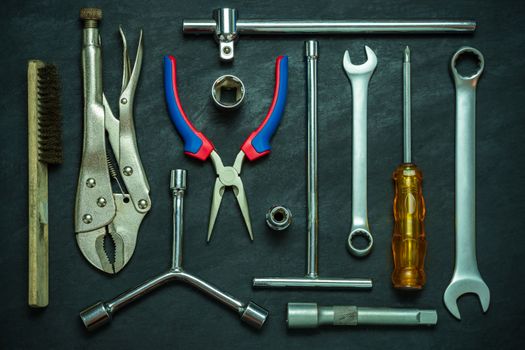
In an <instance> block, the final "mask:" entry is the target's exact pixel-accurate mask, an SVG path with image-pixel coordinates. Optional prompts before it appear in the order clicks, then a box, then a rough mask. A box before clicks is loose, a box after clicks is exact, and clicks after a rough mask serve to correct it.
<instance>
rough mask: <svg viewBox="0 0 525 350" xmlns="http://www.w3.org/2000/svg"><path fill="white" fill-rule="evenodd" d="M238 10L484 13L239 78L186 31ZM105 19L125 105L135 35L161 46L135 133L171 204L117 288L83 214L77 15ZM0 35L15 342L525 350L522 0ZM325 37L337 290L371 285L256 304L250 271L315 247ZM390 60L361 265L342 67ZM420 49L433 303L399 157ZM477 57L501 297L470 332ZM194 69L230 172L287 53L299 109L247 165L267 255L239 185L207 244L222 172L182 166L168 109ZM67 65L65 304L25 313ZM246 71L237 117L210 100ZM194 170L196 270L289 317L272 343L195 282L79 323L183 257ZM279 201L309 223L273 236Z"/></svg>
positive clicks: (118, 7)
mask: <svg viewBox="0 0 525 350" xmlns="http://www.w3.org/2000/svg"><path fill="white" fill-rule="evenodd" d="M221 5H222V6H224V5H226V6H228V5H229V6H232V7H237V8H238V9H239V12H240V16H241V17H242V18H256V17H259V18H267V19H269V18H316V19H341V18H366V19H373V18H379V19H381V18H429V17H430V18H457V19H462V18H472V19H476V20H477V21H478V30H477V31H476V33H475V34H474V35H455V36H446V35H428V36H409V35H392V36H387V35H382V36H364V35H355V36H346V37H345V36H339V37H336V36H325V37H323V36H318V37H310V36H298V37H291V36H287V37H278V36H266V37H242V38H241V40H240V42H239V44H238V45H237V52H236V60H235V63H234V64H221V63H220V62H219V59H218V49H217V46H216V44H215V43H214V41H213V39H212V38H211V37H209V36H203V37H200V38H197V37H194V36H183V35H182V30H181V23H182V19H183V18H208V17H210V16H211V11H212V9H213V8H215V7H218V6H221ZM83 6H99V7H101V8H102V9H103V11H104V19H103V22H102V26H101V33H102V41H103V59H104V73H103V74H104V90H105V92H106V95H107V97H108V99H109V101H110V104H111V105H112V106H113V110H114V111H115V108H116V103H117V97H118V93H119V91H120V79H121V43H120V38H119V36H118V25H119V24H121V25H122V26H123V28H124V30H125V32H126V34H127V36H128V43H129V45H130V47H131V49H132V51H131V53H132V55H134V52H135V47H136V43H137V39H138V31H139V29H140V28H143V29H144V36H145V52H144V61H143V68H142V75H141V79H140V83H139V87H138V91H137V95H136V104H135V123H136V130H137V140H138V144H139V147H140V153H141V157H142V162H143V164H144V167H145V170H146V172H147V175H148V179H149V183H150V186H151V197H152V200H153V209H152V210H151V211H150V213H149V214H148V215H147V217H146V218H145V220H144V221H143V224H142V227H141V229H140V235H139V241H138V246H137V249H136V252H135V254H134V256H133V259H132V260H131V262H130V263H129V265H128V266H127V267H126V268H125V269H124V270H123V271H122V272H121V273H120V274H118V275H117V276H106V275H104V274H102V273H100V272H98V271H96V270H95V269H94V268H92V267H91V266H90V265H89V264H88V263H87V262H86V260H84V258H83V257H82V256H81V254H80V251H79V250H78V248H77V245H76V241H75V234H74V228H73V209H74V203H75V190H76V183H77V176H78V167H79V163H80V154H81V143H82V82H81V66H80V47H81V24H80V22H79V19H78V11H79V9H80V7H83ZM2 7H3V10H2V19H1V20H0V32H1V33H2V39H1V40H0V43H1V44H0V45H1V48H2V50H1V52H2V55H1V57H2V58H1V62H2V64H1V68H2V69H1V70H2V93H1V94H0V113H1V118H0V127H1V130H2V132H3V140H4V143H3V145H2V147H1V148H2V157H1V158H0V162H1V163H0V164H1V166H0V168H1V169H2V181H1V189H2V191H1V193H2V194H3V198H2V203H3V205H2V211H1V220H0V231H1V233H2V234H1V235H0V247H1V248H0V265H1V266H2V269H1V272H0V276H1V277H0V281H1V288H0V290H1V296H2V302H1V303H0V310H2V317H0V320H1V321H0V329H1V330H2V331H1V334H2V335H1V336H0V348H4V349H22V348H93V349H94V348H106V349H121V348H151V349H154V348H179V349H186V348H216V349H221V348H224V349H231V348H240V349H246V348H266V349H270V348H273V349H276V348H290V349H292V348H318V349H321V348H323V349H340V348H352V349H358V348H369V349H372V348H377V349H408V348H417V349H428V348H449V349H480V348H487V349H494V348H510V349H517V348H521V347H522V346H523V345H522V344H523V341H524V340H525V337H524V332H525V327H524V325H523V320H524V317H523V314H524V312H525V303H524V302H523V300H522V299H521V298H522V297H523V295H524V294H523V292H524V290H523V289H524V288H523V287H524V281H523V278H524V276H523V267H522V266H523V246H524V243H525V238H524V237H525V235H523V232H522V231H523V223H524V221H523V213H524V212H525V205H524V200H523V198H524V196H525V193H524V192H525V191H524V186H523V175H522V173H523V164H522V162H523V159H524V156H525V152H524V150H525V148H524V147H523V143H522V142H523V133H524V131H525V121H524V120H525V119H524V117H523V109H524V101H525V99H524V96H525V88H524V86H523V80H524V78H525V68H523V58H524V56H525V36H524V34H523V29H524V26H523V23H522V20H523V18H524V15H525V11H524V5H523V3H522V2H519V1H515V0H500V1H483V2H481V1H418V2H414V1H409V0H400V1H395V2H394V1H392V2H388V1H381V0H369V1H323V2H318V1H235V0H231V1H229V2H212V1H210V2H205V1H202V2H201V1H163V2H160V1H158V2H157V1H155V2H154V1H137V0H128V1H125V2H124V1H113V2H110V1H88V2H78V1H68V2H66V1H47V0H44V1H38V2H37V1H11V0H10V1H5V2H3V4H2ZM310 38H315V39H318V40H320V44H319V45H320V59H319V203H320V206H319V217H320V219H319V225H320V242H319V248H320V272H321V274H322V275H323V276H327V277H328V276H337V277H371V278H373V280H374V289H373V290H372V291H370V292H367V291H362V292H355V291H306V290H295V291H283V290H253V289H252V288H251V279H252V277H255V276H257V277H264V276H301V275H303V273H304V271H305V252H306V227H305V224H306V215H307V211H306V170H305V154H306V140H305V138H306V114H305V105H306V103H305V64H304V59H303V56H304V51H303V50H304V49H303V41H304V40H306V39H310ZM365 44H366V45H369V46H370V47H371V48H372V49H373V50H374V51H375V52H376V54H377V56H378V60H379V64H378V67H377V70H376V72H375V74H374V76H373V78H372V81H371V83H370V90H369V106H368V113H369V117H368V123H369V127H368V140H369V141H368V146H369V150H368V191H369V193H368V201H369V220H370V226H371V229H372V233H373V234H374V237H375V247H374V251H373V253H372V254H371V255H370V256H369V257H368V258H365V259H362V260H358V259H355V258H353V257H351V256H350V255H349V254H348V253H347V251H346V249H345V240H346V237H347V235H348V231H349V227H350V212H351V200H350V198H351V150H350V146H351V107H352V100H351V97H350V96H351V88H350V84H349V82H348V80H347V78H346V76H345V74H344V72H343V69H342V65H341V61H342V56H343V52H344V50H346V49H350V51H351V53H352V55H353V57H355V60H356V61H357V62H360V61H362V60H363V59H364V50H363V45H365ZM405 45H409V46H410V47H411V49H412V76H413V78H412V86H413V95H412V96H413V99H412V108H413V109H412V112H413V135H414V140H413V152H414V159H415V161H416V162H417V163H418V165H419V166H420V167H421V169H422V170H423V172H424V175H425V182H424V193H425V198H426V202H427V209H428V215H427V219H426V229H427V232H428V247H429V248H428V257H427V264H426V271H427V273H428V282H427V285H426V286H425V289H424V290H423V291H422V292H419V293H413V294H411V293H401V292H397V291H395V290H394V289H393V288H392V287H391V283H390V274H391V269H392V267H391V265H392V262H391V253H390V238H391V233H392V226H393V219H392V214H391V210H392V197H393V186H392V180H391V173H392V171H393V170H394V169H395V167H396V166H397V165H398V163H399V162H400V161H401V154H402V149H401V145H402V136H401V120H402V119H401V116H402V110H401V108H402V103H401V101H402V75H401V67H402V66H401V62H402V57H403V54H402V52H403V49H404V47H405ZM462 45H470V46H474V47H476V48H478V49H479V50H481V51H482V52H483V54H484V56H485V60H486V67H485V72H484V73H483V76H482V79H481V81H480V83H479V88H478V104H477V107H478V113H477V130H476V131H477V251H478V258H479V269H480V271H481V273H482V275H483V278H484V279H485V281H486V283H487V284H488V285H489V287H490V290H491V304H490V309H489V311H488V313H487V314H486V315H483V314H482V313H481V310H480V306H479V303H478V300H477V299H476V298H475V297H473V296H466V297H464V298H462V299H461V300H460V311H461V315H462V317H463V319H462V320H461V321H460V322H459V321H457V320H455V319H454V318H453V317H452V316H451V315H450V314H449V313H448V312H447V311H446V309H445V307H444V305H443V302H442V295H443V292H444V290H445V288H446V286H447V284H448V282H449V280H450V277H451V275H452V269H453V259H454V250H453V249H454V128H455V112H454V104H455V99H454V87H453V83H452V80H451V77H450V74H449V68H448V67H449V61H450V58H451V56H452V54H453V53H454V52H455V51H456V50H457V49H458V48H459V47H460V46H462ZM166 54H174V55H175V56H176V57H177V59H178V77H179V92H180V97H181V100H182V103H183V106H184V108H185V110H186V112H187V113H188V115H189V116H190V118H191V120H192V121H193V122H194V124H195V125H196V127H197V128H198V129H200V130H202V131H203V132H204V133H205V134H206V135H207V136H208V137H209V138H210V139H212V140H213V141H214V143H215V145H216V146H217V148H218V150H219V151H220V154H221V155H222V157H223V160H224V161H225V163H228V164H229V163H232V162H233V159H234V157H235V154H236V153H237V151H238V147H239V145H240V144H241V143H242V142H243V141H244V138H245V137H246V136H247V135H248V134H249V133H250V132H251V131H252V130H253V129H255V128H256V127H257V125H258V123H259V122H260V121H261V119H262V118H263V117H264V115H265V114H266V111H267V108H268V107H269V105H270V102H271V98H272V93H273V85H274V61H275V58H276V57H277V56H278V55H282V54H284V55H288V56H289V74H290V81H289V89H288V91H289V97H288V103H287V107H286V114H285V116H284V118H283V120H282V123H281V126H280V128H279V130H278V132H277V134H276V135H275V137H274V139H273V142H272V146H273V152H272V153H271V154H270V155H269V156H268V157H266V158H264V159H262V160H260V161H257V162H256V163H254V164H245V166H244V168H243V174H242V178H243V180H244V184H245V188H246V193H247V196H248V200H249V204H250V210H251V216H252V221H253V228H254V232H255V241H254V242H253V243H251V242H250V241H249V239H248V235H247V232H246V229H245V226H244V223H243V221H242V217H241V214H240V212H239V209H238V207H237V204H236V203H235V200H234V196H233V195H232V193H231V191H229V192H228V193H227V194H226V195H225V198H224V201H223V203H222V209H221V211H220V214H219V217H218V219H217V223H216V225H217V226H216V230H215V235H214V237H213V240H212V242H211V243H210V244H208V245H207V244H206V243H205V236H206V230H207V225H208V212H209V208H210V198H211V192H212V186H213V183H214V172H213V168H212V165H211V164H210V162H206V163H200V162H197V161H193V160H191V159H189V158H188V157H186V156H184V154H183V152H182V143H181V139H180V137H179V136H178V135H177V133H176V131H175V129H174V127H173V126H172V124H171V122H170V120H169V117H168V114H167V111H166V106H165V101H164V92H163V85H162V56H163V55H166ZM31 58H39V59H42V60H44V61H47V62H53V63H56V64H57V65H58V68H59V70H60V73H61V77H62V86H63V95H62V101H63V102H62V103H63V115H64V122H63V127H64V145H65V147H64V157H65V164H63V165H62V166H61V167H59V168H54V169H53V170H51V171H50V179H49V182H50V184H49V186H50V195H49V220H50V223H51V226H50V238H49V240H50V305H49V307H48V308H47V309H45V310H31V309H29V308H28V307H27V304H26V299H27V175H26V174H27V161H26V159H27V158H26V157H27V156H26V152H27V151H26V149H27V137H26V130H27V121H26V120H27V117H26V109H27V108H26V65H27V60H28V59H31ZM225 73H232V74H235V75H237V76H239V77H240V78H241V79H242V80H243V81H244V83H245V85H246V89H247V95H246V101H245V104H244V105H243V107H242V108H241V109H240V110H239V111H237V112H235V113H229V114H228V113H221V112H219V111H217V110H216V109H215V107H214V106H213V104H212V102H211V98H210V87H211V84H212V83H213V81H214V80H215V79H216V78H217V77H218V76H219V75H222V74H225ZM174 168H185V169H188V174H189V175H188V176H189V177H188V186H189V187H188V191H187V197H186V207H185V240H184V266H185V268H186V269H187V270H188V271H190V272H192V273H195V274H197V275H199V276H201V277H202V278H203V279H205V280H206V281H210V282H212V283H214V284H216V285H218V286H220V287H221V288H223V289H224V290H225V291H228V292H230V293H231V294H233V295H234V296H237V297H239V298H241V299H243V300H254V301H255V302H257V303H259V304H260V305H263V306H265V307H266V308H268V309H269V310H270V312H271V316H270V318H269V320H268V322H267V324H266V325H265V327H264V328H263V329H262V330H261V331H260V332H258V331H255V330H252V329H250V328H249V327H248V326H245V325H243V324H241V322H240V321H239V319H238V317H237V315H235V314H234V313H232V312H230V311H229V310H227V309H226V308H224V307H222V306H220V305H218V304H217V303H215V302H214V301H212V300H210V299H208V298H207V297H205V296H203V295H202V294H200V293H198V292H196V291H194V290H192V289H191V288H190V287H188V286H185V285H175V284H171V285H167V286H165V287H163V288H161V289H160V290H158V291H156V292H154V293H152V294H151V295H149V296H148V297H145V298H143V299H142V300H141V301H140V302H137V303H135V304H133V305H131V306H129V307H128V308H126V309H125V310H122V311H121V312H119V313H118V314H116V316H115V318H114V320H113V322H112V323H111V324H109V325H108V326H107V327H105V328H104V329H101V330H99V331H97V332H95V333H91V334H90V333H88V332H86V331H85V329H84V327H83V326H82V324H81V322H80V319H79V317H78V313H79V311H80V310H82V309H83V308H84V307H86V306H89V305H91V304H93V303H95V302H96V301H98V300H107V299H109V298H112V297H114V296H116V295H118V294H119V293H121V292H123V291H125V290H126V289H128V288H130V287H133V286H135V285H137V284H139V283H140V282H142V281H144V280H145V279H148V278H150V277H152V276H154V275H155V274H157V273H160V272H162V271H163V270H165V269H166V268H167V267H168V266H169V264H170V257H171V242H172V232H171V210H172V208H171V198H170V194H169V191H168V181H169V171H170V169H174ZM273 204H284V205H287V206H288V207H289V208H291V210H292V211H293V213H294V215H295V222H294V224H293V225H292V226H291V227H290V229H289V230H288V231H285V232H273V231H270V230H269V229H267V228H266V226H265V224H264V214H265V212H266V210H267V209H268V208H269V207H270V206H271V205H273ZM289 301H315V302H318V303H320V304H339V305H341V304H351V305H360V306H392V307H420V308H425V307H428V308H436V309H437V311H438V314H439V324H438V325H437V327H435V328H417V329H416V328H413V329H402V328H398V327H392V328H387V327H362V328H360V329H356V328H353V329H322V330H318V331H299V332H298V331H288V330H287V329H286V325H285V307H286V303H287V302H289Z"/></svg>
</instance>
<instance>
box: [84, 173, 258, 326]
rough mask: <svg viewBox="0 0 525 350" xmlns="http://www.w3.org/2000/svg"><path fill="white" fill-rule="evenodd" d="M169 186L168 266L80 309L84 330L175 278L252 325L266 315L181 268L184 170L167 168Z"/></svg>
mask: <svg viewBox="0 0 525 350" xmlns="http://www.w3.org/2000/svg"><path fill="white" fill-rule="evenodd" d="M170 189H171V191H172V195H173V253H172V254H173V255H172V260H171V268H170V269H169V270H168V271H166V272H164V273H162V274H160V275H157V276H155V277H154V278H152V279H150V280H148V281H146V282H144V283H142V284H141V285H139V286H137V287H135V288H132V289H130V290H128V291H127V292H124V293H122V294H121V295H119V296H117V297H116V298H113V299H112V300H110V301H107V302H101V301H100V302H98V303H96V304H94V305H92V306H90V307H88V308H87V309H85V310H83V311H82V312H80V318H81V319H82V322H84V325H85V326H86V328H87V329H88V330H94V329H96V328H98V327H100V326H102V325H104V324H106V323H108V322H109V321H111V318H112V316H113V314H114V313H115V312H116V311H118V310H120V309H122V308H123V307H124V306H126V305H127V304H129V303H131V302H133V301H135V300H137V299H138V298H140V297H142V296H144V295H146V294H148V293H149V292H151V291H153V290H155V289H157V288H158V287H160V286H162V285H164V284H166V283H168V282H175V281H179V282H183V283H187V284H189V285H191V286H193V287H195V288H196V289H198V290H200V291H201V292H203V293H204V294H206V295H208V296H209V297H211V298H213V299H215V300H217V301H218V302H220V303H221V304H224V305H225V306H227V307H228V308H230V309H232V310H234V311H235V312H237V313H238V314H239V316H240V317H241V320H242V321H243V322H246V323H247V324H249V325H250V326H252V327H254V328H261V327H262V326H263V324H264V322H265V321H266V318H267V317H268V311H266V310H265V309H263V308H262V307H260V306H259V305H257V304H255V303H254V302H251V301H250V302H248V303H244V302H242V301H240V300H239V299H236V298H234V297H233V296H231V295H229V294H228V293H225V292H224V291H222V290H220V289H219V288H217V287H215V286H214V285H212V284H210V283H208V282H205V281H203V280H202V279H200V278H199V277H197V276H195V275H192V274H190V273H189V272H186V271H185V270H184V269H183V268H182V235H183V232H184V231H183V219H184V216H183V209H184V205H183V204H184V191H185V190H186V170H183V169H177V170H172V171H171V180H170Z"/></svg>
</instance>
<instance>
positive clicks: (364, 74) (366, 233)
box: [343, 46, 377, 257]
mask: <svg viewBox="0 0 525 350" xmlns="http://www.w3.org/2000/svg"><path fill="white" fill-rule="evenodd" d="M365 50H366V56H367V60H366V62H365V63H363V64H361V65H354V64H352V61H351V60H350V54H349V53H348V51H345V54H344V57H343V67H344V69H345V71H346V75H348V79H350V83H351V85H352V100H353V128H352V130H353V135H352V227H351V229H350V234H349V235H348V241H347V247H348V250H349V251H350V253H351V254H353V255H355V256H357V257H362V256H365V255H368V253H370V250H371V249H372V245H373V244H374V240H373V238H372V234H371V233H370V228H369V226H368V214H367V187H366V186H367V184H366V176H367V175H366V173H367V171H366V170H367V169H366V167H367V165H366V157H367V155H366V146H367V145H366V143H367V140H366V128H367V127H366V124H367V121H366V118H367V116H366V115H367V113H366V112H367V97H368V83H369V81H370V78H371V77H372V74H374V70H375V69H376V66H377V57H376V55H375V53H374V51H372V49H371V48H369V47H368V46H365ZM356 236H362V237H364V238H366V240H367V241H368V244H367V246H366V247H365V248H362V249H359V248H357V247H355V246H354V244H353V243H352V240H353V239H354V237H356Z"/></svg>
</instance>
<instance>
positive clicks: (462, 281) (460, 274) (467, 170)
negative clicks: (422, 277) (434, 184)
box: [443, 47, 490, 319]
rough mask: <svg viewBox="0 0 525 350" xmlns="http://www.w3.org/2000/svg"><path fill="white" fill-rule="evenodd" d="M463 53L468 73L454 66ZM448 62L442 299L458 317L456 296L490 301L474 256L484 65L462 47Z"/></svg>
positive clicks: (483, 303) (486, 305) (483, 304)
mask: <svg viewBox="0 0 525 350" xmlns="http://www.w3.org/2000/svg"><path fill="white" fill-rule="evenodd" d="M466 53H470V54H474V55H475V56H476V57H477V59H478V68H477V72H476V73H475V74H473V75H471V76H463V75H461V74H460V73H458V70H457V68H456V65H457V62H458V59H459V57H460V56H462V55H464V54H466ZM450 66H451V71H452V75H453V77H454V83H455V85H456V203H455V204H456V263H455V267H454V274H453V276H452V280H451V281H450V284H449V285H448V287H447V289H446V290H445V293H444V295H443V301H444V303H445V306H446V307H447V309H448V311H449V312H450V313H451V314H452V315H453V316H454V317H456V318H457V319H461V316H460V313H459V309H458V305H457V300H458V299H459V298H460V297H461V296H462V295H464V294H467V293H473V294H476V295H477V296H478V298H479V301H480V304H481V307H482V309H483V312H486V311H487V309H488V308H489V304H490V291H489V288H488V286H487V284H486V283H485V282H484V281H483V279H482V278H481V274H480V273H479V270H478V262H477V259H476V192H475V190H476V188H475V183H476V86H477V84H478V80H479V77H480V76H481V73H482V72H483V68H484V59H483V55H482V54H481V52H479V51H478V50H476V49H474V48H471V47H462V48H461V49H459V50H458V51H457V52H456V53H455V54H454V56H453V57H452V60H451V63H450Z"/></svg>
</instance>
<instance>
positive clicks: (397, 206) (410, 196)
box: [392, 163, 427, 289]
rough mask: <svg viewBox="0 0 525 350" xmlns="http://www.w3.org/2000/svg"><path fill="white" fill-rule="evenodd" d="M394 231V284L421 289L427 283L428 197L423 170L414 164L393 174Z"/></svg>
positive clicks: (402, 165)
mask: <svg viewBox="0 0 525 350" xmlns="http://www.w3.org/2000/svg"><path fill="white" fill-rule="evenodd" d="M392 178H393V179H394V185H395V197H394V220H395V225H394V233H393V235H392V256H393V258H394V271H393V272H392V283H393V284H394V287H395V288H398V289H421V288H423V285H424V284H425V281H426V277H425V270H424V265H425V255H426V251H427V242H426V238H425V226H424V223H423V221H424V220H425V211H426V209H425V200H424V198H423V189H422V181H423V175H422V173H421V171H420V170H419V169H418V168H417V167H416V166H415V165H414V164H411V163H405V164H401V165H400V166H399V167H398V168H397V169H396V170H395V171H394V173H393V175H392Z"/></svg>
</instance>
